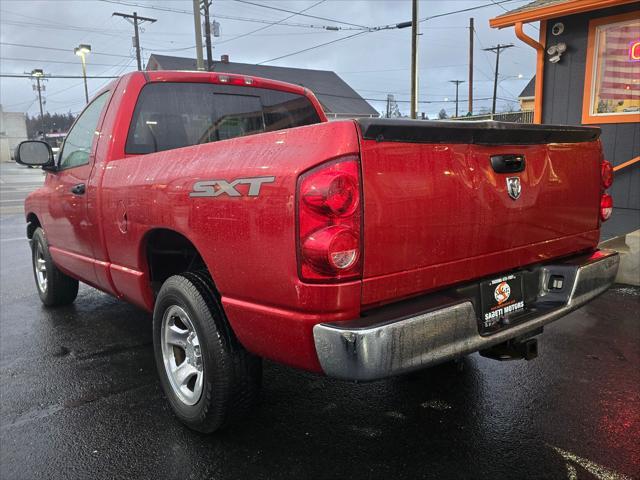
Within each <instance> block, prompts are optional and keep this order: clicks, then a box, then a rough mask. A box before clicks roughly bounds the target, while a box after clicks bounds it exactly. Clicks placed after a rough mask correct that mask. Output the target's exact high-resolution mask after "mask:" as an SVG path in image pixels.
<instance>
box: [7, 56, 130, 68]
mask: <svg viewBox="0 0 640 480" xmlns="http://www.w3.org/2000/svg"><path fill="white" fill-rule="evenodd" d="M127 58H129V57H127ZM2 61H3V62H4V61H20V62H40V63H64V64H68V65H78V62H68V61H63V60H50V59H42V58H21V57H2ZM91 65H95V66H99V67H118V66H120V64H117V63H94V62H91Z"/></svg>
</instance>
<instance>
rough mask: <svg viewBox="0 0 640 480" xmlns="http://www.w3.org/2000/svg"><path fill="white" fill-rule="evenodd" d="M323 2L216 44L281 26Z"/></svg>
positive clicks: (323, 0)
mask: <svg viewBox="0 0 640 480" xmlns="http://www.w3.org/2000/svg"><path fill="white" fill-rule="evenodd" d="M325 1H326V0H320V1H319V2H316V3H314V4H313V5H311V6H310V7H307V8H305V9H303V10H300V11H299V12H297V13H293V14H292V15H289V16H288V17H285V18H283V19H282V20H278V21H277V22H273V23H270V24H268V25H265V26H264V27H260V28H257V29H255V30H251V31H250V32H247V33H242V34H240V35H236V36H235V37H232V38H229V39H227V40H222V41H221V42H218V45H220V44H223V43H229V42H232V41H234V40H237V39H238V38H243V37H247V36H249V35H253V34H254V33H256V32H261V31H262V30H266V29H267V28H271V27H273V26H275V25H279V24H281V23H282V22H285V21H287V20H289V19H290V18H293V17H296V16H298V15H301V14H302V13H303V12H306V11H308V10H311V9H312V8H314V7H317V6H318V5H320V4H321V3H324V2H325Z"/></svg>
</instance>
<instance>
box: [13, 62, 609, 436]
mask: <svg viewBox="0 0 640 480" xmlns="http://www.w3.org/2000/svg"><path fill="white" fill-rule="evenodd" d="M598 137H599V130H598V129H597V128H591V127H588V128H587V127H564V126H562V127H560V126H551V125H517V124H507V123H499V122H447V121H439V122H431V121H412V120H386V119H358V120H344V121H336V122H328V121H327V118H326V117H325V115H324V113H323V110H322V107H321V105H320V103H319V102H318V100H317V99H316V97H315V96H314V95H313V94H312V93H311V92H310V91H308V90H307V89H305V88H302V87H299V86H295V85H289V84H286V83H281V82H276V81H271V80H265V79H262V78H255V77H247V76H242V75H231V74H224V73H213V72H212V73H209V72H207V73H204V72H162V71H158V72H146V73H145V72H135V73H131V74H128V75H125V76H123V77H121V78H119V79H117V80H115V81H114V82H113V83H111V84H110V85H108V86H107V87H105V88H104V89H103V90H102V91H100V92H99V93H98V94H97V95H96V96H95V98H94V99H93V100H92V101H91V103H89V104H88V105H87V107H86V108H85V109H84V111H83V112H82V114H81V115H80V116H79V117H78V119H77V120H76V122H75V125H74V126H73V127H72V129H71V130H70V132H69V134H68V136H67V138H66V141H65V143H64V146H63V148H62V150H61V151H60V153H59V155H58V156H57V158H56V159H54V158H53V155H52V153H51V151H50V149H49V147H48V145H47V144H45V143H42V142H34V141H30V142H23V143H22V144H21V145H20V146H19V147H18V151H17V157H16V159H17V161H18V162H19V163H22V164H25V165H40V166H42V167H43V168H44V169H45V170H46V171H47V175H46V181H45V184H44V186H43V187H42V188H40V189H39V190H37V191H35V192H33V193H32V194H31V195H30V196H29V197H28V198H27V200H26V203H25V213H26V220H27V224H28V225H27V236H28V238H29V240H30V243H31V246H32V251H33V270H34V276H35V280H36V285H37V289H38V293H39V295H40V298H41V300H42V302H43V303H44V304H45V305H46V306H50V307H53V306H58V305H65V304H69V303H70V302H73V301H74V299H75V298H76V295H77V292H78V282H79V281H82V282H84V283H86V284H88V285H91V286H93V287H95V288H98V289H100V290H102V291H104V292H107V293H109V294H111V295H114V296H116V297H118V298H121V299H123V300H126V301H129V302H131V303H133V304H135V305H138V306H140V307H142V308H144V309H146V310H148V311H150V312H151V311H152V312H153V339H154V351H155V357H156V362H157V365H158V373H159V377H160V380H161V383H162V386H163V388H164V391H165V393H166V395H167V398H168V400H169V402H170V403H171V405H172V407H173V409H174V410H175V412H176V414H177V416H178V417H179V418H180V419H181V420H182V421H183V422H185V423H186V424H187V425H189V426H190V427H192V428H194V429H197V430H200V431H207V432H210V431H213V430H216V429H217V428H219V427H221V426H223V425H226V424H228V423H229V422H231V421H232V420H233V419H235V418H238V416H239V415H240V414H241V413H242V412H243V411H245V410H246V409H247V408H248V407H249V406H250V405H251V404H252V402H253V401H254V400H255V398H256V395H257V393H258V390H259V386H260V377H261V359H262V358H267V359H270V360H274V361H276V362H281V363H284V364H287V365H290V366H293V367H298V368H302V369H306V370H309V371H312V372H318V373H324V374H326V375H329V376H332V377H336V378H340V379H348V380H361V381H365V380H374V379H379V378H384V377H388V376H391V375H397V374H402V373H405V372H409V371H412V370H415V369H421V368H425V367H427V366H430V365H434V364H437V363H440V362H444V361H448V360H452V359H456V358H460V357H462V356H464V355H467V354H469V353H472V352H476V351H480V352H481V353H482V354H484V355H486V356H489V357H492V358H499V359H512V358H527V359H529V358H532V357H534V356H535V355H536V352H537V350H536V348H537V347H536V346H537V344H536V339H535V338H534V336H535V335H536V334H538V333H540V332H541V330H542V327H543V326H544V325H545V324H547V323H549V322H551V321H554V320H556V319H558V318H560V317H562V316H563V315H566V314H567V313H568V312H570V311H572V310H574V309H576V308H578V307H580V306H581V305H584V304H585V303H586V302H588V301H589V300H591V299H593V298H594V297H596V296H597V295H599V294H600V293H602V292H604V291H605V290H606V289H607V288H608V287H609V286H610V285H611V284H612V282H613V281H614V278H615V275H616V272H617V268H618V256H617V254H616V253H615V252H609V251H600V250H598V249H597V245H598V241H599V236H600V224H601V222H602V221H604V220H606V219H607V218H608V217H609V215H610V214H611V209H612V203H611V197H610V196H609V195H608V194H607V193H606V189H607V188H608V187H609V186H610V185H611V182H612V178H613V174H612V169H611V165H610V164H609V163H608V162H606V161H605V160H604V159H603V155H602V151H601V146H600V143H599V140H598Z"/></svg>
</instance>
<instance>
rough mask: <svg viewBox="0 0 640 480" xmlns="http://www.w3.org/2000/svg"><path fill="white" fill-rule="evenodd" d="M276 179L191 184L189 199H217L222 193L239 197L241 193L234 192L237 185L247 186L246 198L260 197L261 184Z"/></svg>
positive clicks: (264, 178)
mask: <svg viewBox="0 0 640 480" xmlns="http://www.w3.org/2000/svg"><path fill="white" fill-rule="evenodd" d="M275 179H276V177H250V178H237V179H235V180H234V181H232V182H227V181H226V180H203V181H201V182H196V183H194V184H193V191H192V192H191V193H190V194H189V196H190V197H217V196H218V195H222V194H223V193H224V194H226V195H229V196H230V197H241V196H242V193H240V192H239V191H238V190H236V187H237V186H238V185H249V191H248V192H247V195H246V196H248V197H257V196H258V195H260V187H261V186H262V184H263V183H273V182H274V181H275Z"/></svg>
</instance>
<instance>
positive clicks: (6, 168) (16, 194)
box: [0, 162, 44, 215]
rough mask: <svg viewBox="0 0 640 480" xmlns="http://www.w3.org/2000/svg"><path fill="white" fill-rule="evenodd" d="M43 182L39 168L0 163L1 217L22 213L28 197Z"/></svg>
mask: <svg viewBox="0 0 640 480" xmlns="http://www.w3.org/2000/svg"><path fill="white" fill-rule="evenodd" d="M43 182H44V172H43V171H42V170H41V169H39V168H29V167H24V166H22V165H18V164H17V163H13V162H11V163H9V162H0V215H5V214H11V213H21V212H22V211H23V205H24V199H25V198H26V196H27V195H28V194H29V192H31V191H32V190H34V189H35V188H37V187H38V186H40V185H42V183H43Z"/></svg>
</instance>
